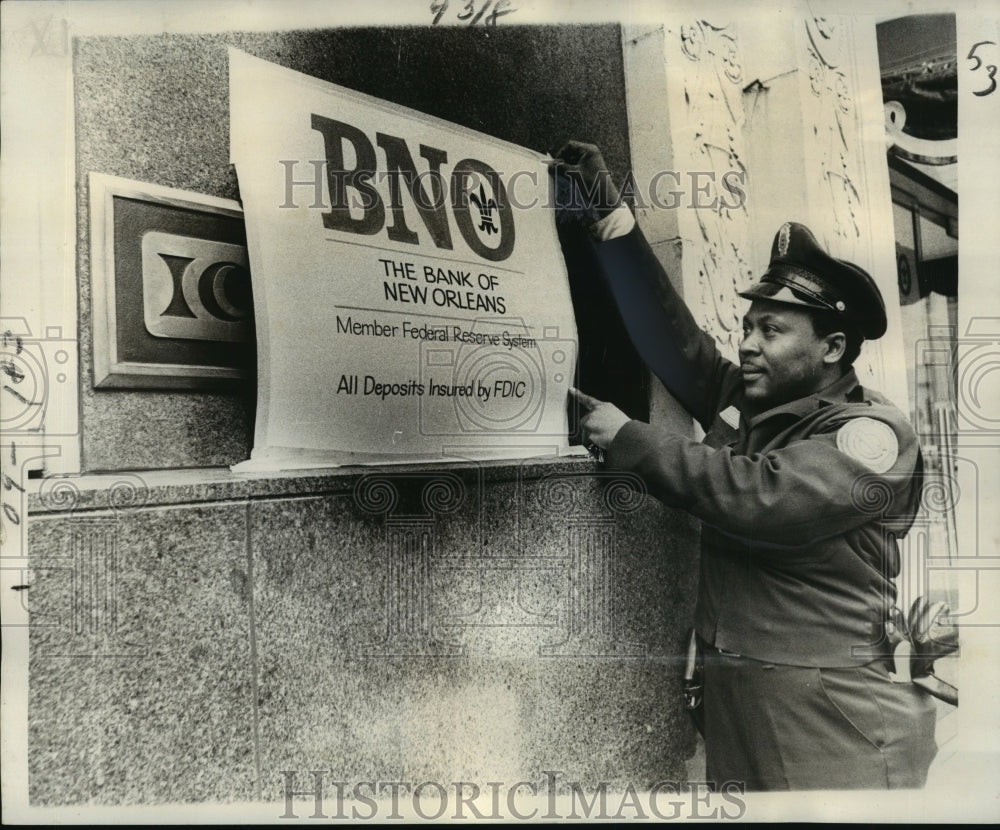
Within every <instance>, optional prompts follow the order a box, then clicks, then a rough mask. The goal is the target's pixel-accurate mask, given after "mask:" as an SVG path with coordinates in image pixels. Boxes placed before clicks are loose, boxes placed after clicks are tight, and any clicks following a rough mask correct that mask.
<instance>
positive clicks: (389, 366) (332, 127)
mask: <svg viewBox="0 0 1000 830" xmlns="http://www.w3.org/2000/svg"><path fill="white" fill-rule="evenodd" d="M229 59H230V101H231V107H232V109H231V136H232V138H231V141H232V144H231V156H232V161H233V163H234V164H235V165H236V172H237V175H238V177H239V185H240V194H241V198H242V201H243V209H244V215H245V221H246V228H247V243H248V248H249V256H250V270H251V274H252V284H253V295H254V309H255V319H256V327H257V345H258V358H257V361H258V397H257V423H256V433H255V437H254V450H253V455H252V457H251V461H250V462H246V463H244V464H242V465H237V469H258V468H259V469H268V468H275V467H302V466H317V465H326V464H340V463H359V462H385V461H410V460H429V459H443V458H452V459H454V458H494V457H511V456H514V457H519V456H532V455H539V454H553V453H557V452H563V451H565V450H566V449H567V440H566V439H567V418H566V392H567V387H568V386H569V385H570V383H571V382H572V378H573V373H574V369H575V362H576V353H577V347H576V342H577V341H576V326H575V322H574V318H573V311H572V304H571V301H570V293H569V285H568V281H567V275H566V268H565V264H564V262H563V258H562V254H561V251H560V248H559V243H558V240H557V237H556V231H555V221H554V214H553V211H552V210H551V194H550V190H551V181H550V177H549V175H548V172H547V169H546V165H545V163H544V158H543V157H542V156H540V155H539V154H537V153H535V152H532V151H530V150H526V149H524V148H520V147H517V146H515V145H512V144H507V143H505V142H502V141H499V140H497V139H495V138H492V137H490V136H486V135H482V134H480V133H476V132H474V131H471V130H468V129H465V128H462V127H458V126H455V125H453V124H449V123H447V122H445V121H441V120H439V119H435V118H431V117H429V116H426V115H423V114H421V113H418V112H416V111H413V110H408V109H405V108H403V107H400V106H396V105H394V104H390V103H387V102H385V101H381V100H379V99H377V98H372V97H370V96H366V95H362V94H360V93H357V92H354V91H352V90H348V89H345V88H342V87H338V86H336V85H334V84H329V83H326V82H323V81H319V80H317V79H315V78H311V77H309V76H306V75H302V74H300V73H298V72H294V71H292V70H289V69H285V68H282V67H279V66H276V65H274V64H272V63H268V62H267V61H263V60H260V59H257V58H254V57H251V56H249V55H247V54H245V53H242V52H240V51H238V50H230V55H229Z"/></svg>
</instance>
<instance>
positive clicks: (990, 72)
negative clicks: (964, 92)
mask: <svg viewBox="0 0 1000 830" xmlns="http://www.w3.org/2000/svg"><path fill="white" fill-rule="evenodd" d="M980 46H996V43H994V42H993V41H992V40H981V41H979V43H977V44H975V45H974V46H973V47H972V48H971V49H970V50H969V54H968V55H967V56H966V60H970V61H975V62H976V65H975V66H973V67H972V71H973V72H975V71H976V70H978V69H979V68H980V67H981V66H982V65H983V59H982V58H980V57H979V55H977V54H976V50H977V49H978V48H979V47H980ZM996 74H997V68H996V65H995V64H992V63H988V64H986V76H987V77H988V78H989V80H990V85H989V86H988V87H987V88H986V89H974V90H973V91H972V94H973V95H980V96H981V95H989V94H990V93H991V92H993V91H994V90H995V89H996V88H997V79H996Z"/></svg>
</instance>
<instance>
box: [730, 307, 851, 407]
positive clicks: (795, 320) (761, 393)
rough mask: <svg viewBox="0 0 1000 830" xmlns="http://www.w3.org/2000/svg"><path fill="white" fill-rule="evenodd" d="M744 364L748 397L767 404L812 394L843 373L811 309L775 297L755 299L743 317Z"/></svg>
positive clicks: (742, 349)
mask: <svg viewBox="0 0 1000 830" xmlns="http://www.w3.org/2000/svg"><path fill="white" fill-rule="evenodd" d="M824 358H826V359H825V360H824ZM740 370H741V371H742V372H743V389H744V391H745V393H746V397H747V399H748V400H750V401H753V402H754V403H755V404H756V405H757V408H758V409H761V410H763V409H769V408H771V407H773V406H779V405H780V404H783V403H788V402H789V401H793V400H795V399H796V398H801V397H804V396H805V395H810V394H812V393H813V392H816V391H818V390H820V389H822V388H823V387H824V386H827V385H828V384H829V383H831V382H832V380H833V379H835V378H834V376H835V375H836V374H837V371H836V360H835V359H831V357H830V349H829V344H828V340H827V338H823V337H817V336H816V332H815V329H813V324H812V318H811V316H810V314H809V312H808V311H805V310H800V309H799V308H796V307H795V306H794V305H788V304H786V303H776V302H772V301H771V300H754V301H753V303H752V304H751V306H750V310H749V311H748V312H747V313H746V316H745V317H744V318H743V340H742V342H741V343H740Z"/></svg>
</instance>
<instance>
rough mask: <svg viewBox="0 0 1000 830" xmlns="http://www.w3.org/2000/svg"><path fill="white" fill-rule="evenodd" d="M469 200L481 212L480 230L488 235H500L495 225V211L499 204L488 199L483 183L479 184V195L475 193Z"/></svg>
mask: <svg viewBox="0 0 1000 830" xmlns="http://www.w3.org/2000/svg"><path fill="white" fill-rule="evenodd" d="M469 200H470V201H471V202H472V203H473V204H474V205H475V206H476V209H477V210H478V211H479V219H480V222H479V230H481V231H486V233H487V234H491V233H499V231H498V230H497V226H496V225H494V224H493V211H494V210H496V208H497V203H496V202H495V201H494V200H493V199H487V198H486V191H485V190H484V189H483V183H482V182H480V183H479V194H478V195H477V194H475V193H473V194H472V195H471V196H470V197H469Z"/></svg>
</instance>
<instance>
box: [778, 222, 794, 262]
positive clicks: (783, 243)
mask: <svg viewBox="0 0 1000 830" xmlns="http://www.w3.org/2000/svg"><path fill="white" fill-rule="evenodd" d="M791 230H792V223H791V222H785V224H784V225H782V226H781V230H780V231H778V256H785V254H787V253H788V237H789V234H790V233H791Z"/></svg>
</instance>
